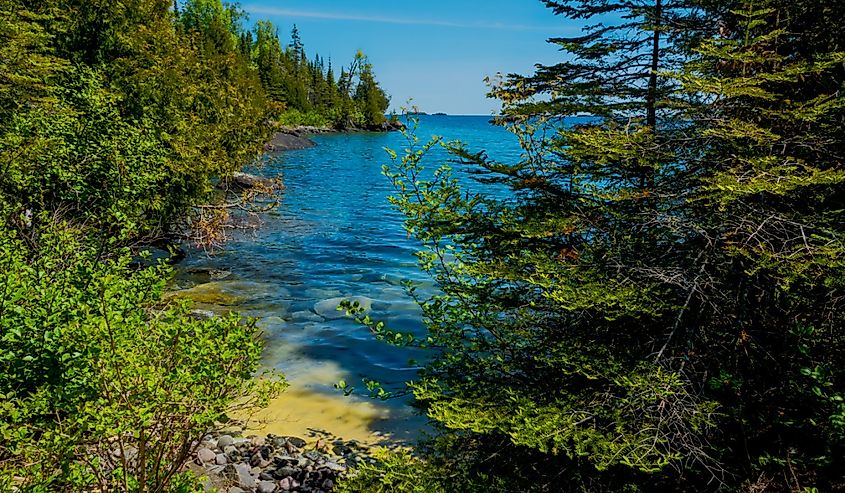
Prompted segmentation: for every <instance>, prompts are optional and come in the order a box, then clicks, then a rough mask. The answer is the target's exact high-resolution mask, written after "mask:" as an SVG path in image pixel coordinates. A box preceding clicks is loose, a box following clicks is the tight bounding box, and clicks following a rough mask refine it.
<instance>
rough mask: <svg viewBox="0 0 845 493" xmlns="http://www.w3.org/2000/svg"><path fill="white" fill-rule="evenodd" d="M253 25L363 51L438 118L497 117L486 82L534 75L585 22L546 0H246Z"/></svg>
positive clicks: (311, 45) (336, 55) (393, 89)
mask: <svg viewBox="0 0 845 493" xmlns="http://www.w3.org/2000/svg"><path fill="white" fill-rule="evenodd" d="M241 7H242V8H243V9H244V10H246V11H247V12H248V13H249V15H250V20H251V21H253V22H254V21H255V20H258V19H268V20H271V21H273V23H274V24H276V25H277V26H278V27H279V31H280V34H281V36H282V39H283V41H284V42H287V38H288V34H289V33H290V29H291V27H292V26H293V24H296V25H297V26H298V28H299V31H300V35H301V36H302V40H303V42H304V43H305V48H306V51H307V52H308V54H309V56H313V55H314V53H320V54H321V55H322V56H323V57H325V58H328V57H331V59H332V61H333V63H334V64H335V66H336V67H337V66H338V65H339V64H348V63H349V62H350V61H351V59H352V57H353V56H354V55H355V52H356V51H357V50H358V49H361V50H363V51H364V52H365V53H366V54H367V55H368V56H369V57H370V60H371V61H372V62H373V65H374V66H375V70H376V76H377V77H378V79H379V81H380V82H381V84H382V86H383V87H384V88H385V90H387V92H388V93H389V94H390V95H391V96H392V98H393V99H392V104H391V107H392V108H398V107H400V106H404V105H405V103H406V102H407V101H408V99H409V98H413V104H415V105H417V106H418V107H419V108H420V110H422V111H426V112H429V113H433V112H438V111H442V112H447V113H450V114H485V115H486V114H490V113H491V112H492V111H494V110H495V109H497V108H498V103H497V102H496V101H494V100H490V99H487V98H486V97H485V94H486V92H487V86H486V85H485V83H484V77H485V76H493V75H495V74H496V73H497V72H502V73H509V72H518V73H528V72H530V71H531V70H532V68H533V66H534V64H535V63H538V62H539V63H554V62H556V61H558V60H560V58H561V54H560V53H559V52H558V51H557V49H556V48H555V47H554V46H551V45H549V44H547V43H546V41H545V40H546V39H547V38H549V37H553V36H566V35H572V34H576V33H578V32H579V30H580V26H579V25H577V24H572V23H571V22H568V21H566V20H565V19H563V18H561V17H556V16H555V15H553V14H552V13H551V11H549V10H548V9H546V8H545V7H544V6H543V4H542V3H541V2H540V1H538V0H427V1H425V0H404V1H403V0H398V1H397V0H241Z"/></svg>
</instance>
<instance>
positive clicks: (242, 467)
mask: <svg viewBox="0 0 845 493" xmlns="http://www.w3.org/2000/svg"><path fill="white" fill-rule="evenodd" d="M223 473H224V475H225V476H226V477H227V478H229V479H231V480H232V481H234V482H235V483H237V486H240V487H241V488H244V489H246V490H254V489H255V488H256V487H257V486H258V482H257V481H256V480H255V478H254V477H253V476H252V473H251V471H250V469H249V466H248V465H246V464H229V465H228V466H226V469H225V470H224V471H223Z"/></svg>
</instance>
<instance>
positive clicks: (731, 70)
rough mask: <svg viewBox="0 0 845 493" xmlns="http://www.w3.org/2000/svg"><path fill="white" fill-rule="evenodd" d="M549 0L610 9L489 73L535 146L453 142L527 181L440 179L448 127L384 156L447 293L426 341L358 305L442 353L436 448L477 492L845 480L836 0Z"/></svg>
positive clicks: (424, 398) (435, 372) (432, 371)
mask: <svg viewBox="0 0 845 493" xmlns="http://www.w3.org/2000/svg"><path fill="white" fill-rule="evenodd" d="M545 3H546V4H547V5H548V6H549V7H551V8H553V9H554V10H555V12H556V13H558V14H562V15H566V16H568V17H571V18H574V19H594V20H595V19H597V20H598V21H599V22H600V23H598V24H595V26H594V27H589V28H587V29H586V33H585V34H584V35H583V36H580V37H575V38H566V39H559V38H555V39H553V40H552V41H553V42H554V43H556V44H558V45H559V46H560V47H561V48H563V49H564V50H565V51H567V52H568V53H569V54H570V59H569V60H568V61H566V62H563V63H561V64H558V65H554V66H551V67H539V69H538V70H537V72H536V73H535V74H533V75H531V76H528V77H522V76H518V75H511V76H509V77H508V78H506V79H505V80H504V81H503V82H502V83H501V84H499V85H498V86H496V87H495V88H494V90H493V94H494V95H495V96H497V97H498V98H500V99H501V100H502V101H503V103H504V107H503V116H504V117H505V118H502V119H500V121H499V123H500V124H503V125H507V126H508V127H509V128H510V129H511V130H513V131H514V132H515V133H516V134H517V136H518V137H519V138H520V142H521V143H522V145H523V148H524V150H525V157H524V160H522V161H521V162H518V163H499V162H496V161H493V160H490V159H488V158H487V157H486V155H485V154H483V153H482V154H477V153H472V152H469V151H468V150H467V149H465V148H463V147H461V146H450V149H451V151H452V152H453V154H455V155H456V156H457V157H459V158H461V159H462V160H463V161H464V165H466V166H469V167H470V168H471V169H473V170H474V171H476V172H480V173H482V177H483V178H482V181H483V182H484V183H497V184H500V185H505V186H507V187H508V188H509V190H510V192H511V193H510V195H509V196H508V197H507V198H502V196H501V195H498V194H478V195H473V194H468V193H467V192H466V190H464V189H463V188H462V187H461V186H459V184H458V181H457V180H455V179H453V178H452V177H451V174H450V170H449V168H448V167H446V168H442V169H440V170H439V171H438V172H437V173H436V174H435V179H434V180H433V181H425V180H421V179H420V176H422V173H423V172H422V167H421V159H422V156H423V155H424V154H425V153H426V151H427V149H429V148H430V146H431V145H433V143H430V144H429V145H427V146H422V147H420V146H414V147H412V148H411V153H410V154H408V155H407V156H405V157H404V158H403V159H402V160H398V159H397V161H396V163H395V165H394V166H393V167H392V168H389V169H388V175H389V176H390V177H391V179H392V180H393V182H394V184H395V186H396V188H397V192H398V195H397V197H396V198H395V199H394V203H395V204H397V205H398V206H399V207H400V208H401V209H402V210H403V211H404V212H405V213H406V214H407V215H408V222H407V228H408V231H409V233H412V234H414V235H415V236H416V237H417V238H419V239H420V240H422V241H423V243H424V244H425V246H426V247H427V250H425V251H424V252H421V253H420V258H421V264H422V266H423V267H424V268H425V269H426V270H427V271H429V272H430V273H431V275H432V276H433V277H434V279H435V280H436V281H437V283H438V287H439V288H440V290H441V291H442V294H440V295H437V296H435V297H433V298H431V299H428V300H420V302H421V306H422V308H423V311H424V314H425V317H426V325H427V327H428V337H427V338H426V340H425V341H417V340H415V339H413V338H412V337H411V336H409V335H404V334H397V333H395V332H392V331H390V330H388V329H386V328H384V326H383V325H380V324H372V322H371V321H369V320H368V319H364V322H367V323H370V324H371V327H372V329H373V330H374V331H375V332H376V334H377V335H378V336H379V337H380V338H383V339H386V340H389V341H394V342H397V341H398V343H400V344H422V345H423V346H428V347H435V348H436V349H437V356H436V357H435V359H434V361H432V362H431V363H430V364H429V365H427V366H426V368H425V370H424V371H423V372H422V374H421V377H420V379H419V380H418V381H417V382H415V383H414V384H412V390H413V392H414V394H415V395H416V397H417V400H418V401H419V403H420V404H421V405H422V406H423V407H424V409H425V411H426V413H427V415H428V416H429V417H430V418H432V419H433V420H434V421H435V422H436V423H438V424H439V425H440V426H441V429H442V434H441V437H440V439H439V440H438V441H437V442H436V443H435V448H434V453H433V455H430V456H429V457H430V459H432V460H433V463H434V464H435V465H440V466H443V467H446V468H447V469H448V470H449V471H462V472H461V473H460V474H465V475H467V477H469V478H470V480H471V481H470V483H472V482H473V481H475V487H477V489H478V491H485V490H491V489H494V488H495V489H498V490H519V491H526V490H530V489H532V488H534V489H536V490H538V491H550V490H553V491H584V490H586V491H708V490H712V491H716V490H720V489H725V490H728V491H736V490H747V489H760V490H762V489H763V488H765V487H766V485H770V486H771V487H772V488H774V489H776V490H794V491H798V490H800V489H801V488H804V487H810V486H815V487H817V488H819V490H820V491H830V490H833V489H834V488H836V487H837V485H838V484H841V482H842V480H843V474H842V472H841V471H842V470H843V468H842V465H841V457H842V453H841V452H842V445H843V443H842V440H843V434H842V429H841V424H842V423H843V422H845V419H843V415H842V412H843V407H842V406H841V404H839V403H840V402H841V400H842V399H843V398H845V396H843V387H845V381H843V379H842V374H841V372H840V370H839V369H840V368H842V367H843V364H842V363H843V361H842V356H841V355H842V354H845V353H843V352H842V349H843V348H842V347H841V344H842V341H843V338H842V334H841V329H842V326H843V324H842V321H843V313H845V312H844V311H843V307H842V305H841V303H840V301H839V300H841V299H843V294H845V293H843V288H845V284H843V283H842V280H843V278H845V277H843V276H844V274H843V272H845V271H844V270H843V267H845V266H843V264H842V262H841V259H842V258H843V254H842V247H843V246H845V245H843V241H845V239H844V238H845V232H844V231H843V229H842V228H843V223H842V221H841V217H842V214H841V210H842V206H843V203H842V197H843V196H845V194H843V190H842V183H843V169H842V157H841V156H842V153H841V152H840V150H841V148H842V146H843V143H844V142H845V141H843V137H842V135H843V133H842V130H843V127H845V119H844V118H843V107H845V98H843V96H842V94H843V92H842V90H843V87H845V86H843V83H845V75H843V68H845V67H843V55H842V53H841V51H837V50H841V47H842V46H845V43H843V42H842V34H841V30H837V29H828V30H826V31H825V30H824V29H822V27H824V22H826V21H825V20H824V19H829V18H831V16H833V17H834V18H836V17H835V16H836V15H837V14H841V10H842V6H841V5H839V3H838V2H833V1H828V2H817V3H814V4H813V5H812V6H810V5H807V4H802V3H794V2H793V3H789V2H785V1H776V0H772V1H757V2H753V3H752V2H729V1H714V2H663V1H661V0H651V1H636V2H621V3H612V2H605V1H599V0H596V1H589V0H579V1H574V0H573V1H568V2H552V1H549V2H545ZM708 19H710V20H709V21H707V20H708ZM713 19H715V21H714V20H713ZM714 31H719V32H714ZM579 114H581V115H584V114H587V115H589V116H588V117H584V116H582V117H580V118H575V119H573V118H572V117H574V116H575V115H579ZM567 117H568V118H569V119H565V118H567ZM414 467H424V466H420V465H417V466H414ZM501 471H507V472H506V473H505V474H502V473H501ZM378 474H384V475H386V476H382V478H384V477H387V476H390V475H391V470H383V471H382V472H380V473H378ZM473 478H474V479H473ZM370 479H372V478H370ZM464 480H466V477H465V478H464ZM450 481H453V479H450ZM497 481H498V482H497ZM479 483H480V484H481V485H482V486H478V484H479ZM502 483H504V485H503V484H502ZM493 485H495V487H494V486H493ZM470 486H471V484H470V485H469V486H466V487H464V488H463V490H465V491H468V490H469V489H470Z"/></svg>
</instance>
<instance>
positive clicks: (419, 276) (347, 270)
mask: <svg viewBox="0 0 845 493" xmlns="http://www.w3.org/2000/svg"><path fill="white" fill-rule="evenodd" d="M488 121H489V117H476V116H422V117H420V126H419V129H418V131H417V135H418V136H419V137H420V139H421V140H423V141H424V140H426V139H428V138H429V137H431V136H432V135H438V136H442V137H444V138H445V139H446V140H454V139H458V140H462V141H464V142H466V143H467V144H468V145H469V146H470V147H471V148H473V149H478V150H482V149H485V150H487V151H488V152H489V154H490V155H491V156H492V157H495V158H497V159H500V160H507V161H513V160H515V159H518V157H519V155H520V149H519V146H518V144H517V142H516V139H515V138H514V137H513V136H512V135H511V134H510V133H508V132H507V131H506V130H504V129H502V128H499V127H494V126H491V125H489V124H488ZM314 140H315V141H316V142H317V144H318V145H317V147H314V148H311V149H305V150H299V151H289V152H285V153H283V154H280V155H278V156H274V157H273V158H271V159H270V160H269V162H267V163H266V165H265V166H264V167H263V169H262V170H261V173H263V174H266V175H267V176H276V175H281V176H282V177H283V179H284V183H285V186H286V190H285V192H284V194H283V195H282V201H281V204H280V205H279V207H278V208H277V209H275V210H273V211H271V212H269V213H267V214H264V215H263V216H262V224H261V226H260V228H259V229H257V230H256V231H255V232H253V233H249V234H243V235H239V236H237V237H236V238H235V239H234V240H233V241H231V242H230V243H228V244H227V245H226V247H225V248H226V249H225V250H224V251H221V252H217V253H216V254H215V255H214V256H211V257H209V256H206V255H204V254H203V253H202V252H192V253H191V255H190V256H189V258H188V260H187V261H186V262H185V263H184V264H182V266H183V270H184V271H185V272H184V273H183V274H182V275H180V277H179V281H178V282H180V283H181V284H182V285H183V286H182V287H190V286H191V285H194V284H196V283H199V282H207V281H211V284H205V285H198V286H197V287H195V288H193V292H194V293H195V294H197V299H199V300H202V301H204V302H205V304H202V303H201V304H200V307H201V308H202V307H205V308H210V309H212V310H215V311H221V310H227V309H234V310H237V311H240V312H241V313H243V314H245V315H249V316H254V317H258V318H260V322H259V325H260V327H261V328H262V329H263V330H264V332H265V338H266V341H267V350H266V354H265V358H264V365H266V366H267V367H271V368H276V369H279V370H281V371H283V372H284V373H285V374H286V375H287V377H288V379H289V381H290V383H291V388H290V389H289V391H288V392H286V393H285V395H284V396H283V397H281V398H280V399H279V400H278V401H276V402H274V403H273V404H272V405H271V406H270V408H269V409H268V410H267V411H266V412H265V413H263V414H261V415H260V416H259V417H260V418H261V420H262V421H263V422H264V423H263V426H264V427H263V428H262V432H265V433H277V434H293V435H299V436H303V437H306V438H307V437H308V436H309V435H310V436H313V434H314V433H319V432H327V433H330V434H332V435H334V436H338V437H342V438H345V439H349V440H351V439H354V440H360V441H365V442H370V443H374V442H378V441H380V440H382V439H386V440H391V441H399V442H401V441H406V440H411V439H413V438H415V437H416V436H417V435H418V434H419V432H420V430H421V429H423V427H424V422H425V421H424V419H423V418H421V417H419V416H416V415H415V414H414V413H413V411H412V409H411V408H410V407H409V406H408V403H407V401H406V400H402V399H396V400H391V401H388V402H381V401H372V400H368V399H364V398H361V397H355V396H354V395H353V396H351V397H345V396H343V394H342V393H341V392H339V391H338V390H336V389H335V388H334V387H333V385H334V384H335V383H336V382H338V381H339V380H345V381H346V382H347V383H348V384H349V385H350V386H354V387H356V388H357V389H359V390H364V386H363V384H362V379H363V378H369V379H374V380H377V381H380V382H382V383H383V384H384V385H385V387H386V388H387V389H388V390H398V389H402V388H403V382H405V381H407V380H410V379H412V378H413V377H414V376H415V373H416V371H417V365H418V364H419V361H423V360H424V359H425V354H421V353H420V352H419V351H418V350H409V349H397V348H394V347H391V346H388V345H385V344H383V343H380V342H378V341H376V340H375V339H374V338H373V336H372V334H371V333H370V332H369V330H368V329H367V328H366V327H363V326H361V325H359V324H356V323H355V322H353V321H351V320H348V319H346V318H345V317H343V316H342V313H341V312H337V311H335V310H332V309H331V308H332V307H333V306H334V304H335V303H336V300H337V299H338V298H348V297H353V296H360V297H366V298H367V299H368V300H372V301H371V303H372V316H373V317H374V318H376V319H380V320H384V321H385V322H386V323H387V324H388V326H389V327H391V328H393V329H397V330H403V331H413V332H417V333H421V332H422V330H423V327H422V323H421V317H420V311H419V308H418V307H417V306H416V305H415V304H414V303H413V302H412V301H411V300H410V299H409V298H408V297H407V296H406V295H405V293H404V290H403V288H402V286H401V285H400V283H401V282H402V281H403V280H411V281H413V282H415V283H417V284H418V285H419V286H420V289H421V290H423V291H424V292H425V290H428V291H429V292H431V291H432V290H433V289H434V286H433V285H432V283H431V281H430V280H429V279H428V278H427V277H426V275H425V274H424V273H422V272H421V271H420V270H419V269H418V267H417V264H416V259H415V257H414V252H415V251H416V250H417V249H418V248H419V245H418V244H417V242H416V241H415V240H414V239H413V238H409V237H408V235H407V233H406V232H405V230H404V229H403V227H402V221H403V217H402V216H401V214H400V213H399V212H397V211H395V210H393V209H392V207H391V206H390V204H389V203H388V201H387V197H388V196H389V195H390V194H391V193H392V192H393V190H392V188H391V185H390V183H389V181H388V179H387V178H385V177H384V176H382V175H381V167H382V165H383V164H387V163H388V162H389V158H388V156H387V153H386V152H385V150H384V148H386V147H388V148H392V149H394V150H396V151H397V152H398V153H399V154H400V155H401V154H402V149H403V148H405V147H407V142H406V141H405V139H404V137H403V136H402V135H401V134H400V133H398V132H395V133H353V134H327V135H319V136H316V137H314ZM446 159H448V155H447V154H446V153H445V152H443V151H442V150H437V151H435V152H434V153H432V154H431V155H430V156H429V159H427V161H426V163H427V166H431V167H435V166H438V165H439V164H441V163H443V162H444V160H446ZM205 269H216V270H220V271H225V272H222V273H219V274H214V275H212V276H211V279H209V278H208V276H207V274H206V275H205V276H206V278H202V276H198V275H190V274H188V273H187V272H189V271H191V270H194V271H197V270H199V271H203V270H205ZM209 293H212V294H213V296H211V297H208V296H206V297H203V294H209ZM327 300H332V301H327ZM321 303H322V304H321Z"/></svg>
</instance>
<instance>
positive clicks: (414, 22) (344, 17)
mask: <svg viewBox="0 0 845 493" xmlns="http://www.w3.org/2000/svg"><path fill="white" fill-rule="evenodd" d="M243 8H244V10H246V11H247V12H249V13H251V14H262V15H274V16H281V17H299V18H303V17H305V18H309V19H325V20H337V21H353V22H376V23H380V24H399V25H406V26H437V27H455V28H460V29H494V30H507V31H544V30H549V29H550V26H538V25H527V24H506V23H502V22H452V21H441V20H437V19H412V18H405V17H388V16H370V15H356V14H347V13H343V12H317V11H308V10H295V9H283V8H277V7H267V6H263V5H245V6H244V7H243Z"/></svg>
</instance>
